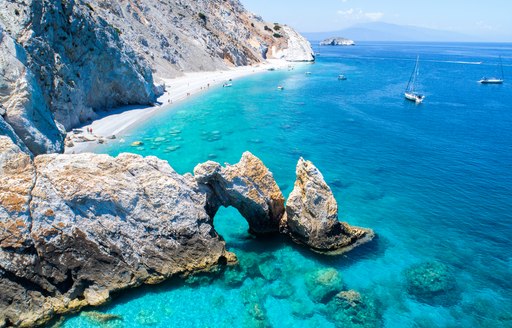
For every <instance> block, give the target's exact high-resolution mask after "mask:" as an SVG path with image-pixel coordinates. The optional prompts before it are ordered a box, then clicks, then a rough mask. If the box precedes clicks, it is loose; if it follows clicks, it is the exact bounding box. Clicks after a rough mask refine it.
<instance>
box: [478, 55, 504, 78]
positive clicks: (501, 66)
mask: <svg viewBox="0 0 512 328" xmlns="http://www.w3.org/2000/svg"><path fill="white" fill-rule="evenodd" d="M499 67H500V70H501V79H500V78H497V77H483V78H482V79H481V80H480V81H478V82H480V83H482V84H503V81H505V79H504V74H503V64H502V63H501V56H500V64H499Z"/></svg>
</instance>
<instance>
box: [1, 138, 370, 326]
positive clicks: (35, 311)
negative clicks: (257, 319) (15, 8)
mask: <svg viewBox="0 0 512 328" xmlns="http://www.w3.org/2000/svg"><path fill="white" fill-rule="evenodd" d="M302 165H303V164H300V166H301V167H302ZM194 173H195V175H194V176H192V175H190V174H188V175H185V176H181V175H179V174H178V173H176V172H175V171H174V170H173V169H172V168H171V167H170V166H169V164H168V163H167V162H165V161H161V160H159V159H157V158H155V157H146V158H142V157H140V156H137V155H131V154H122V155H120V156H118V157H116V158H113V157H110V156H106V155H94V154H79V155H56V154H54V155H41V156H37V157H36V158H35V159H34V160H32V159H31V158H30V156H29V155H27V154H26V153H25V152H23V151H21V149H20V148H19V147H18V146H17V145H15V144H14V143H13V142H12V141H11V139H10V138H8V137H5V136H0V289H1V290H2V293H0V327H3V326H33V325H39V324H43V323H45V322H47V321H48V320H49V319H51V318H52V317H54V316H56V315H59V314H63V313H68V312H74V311H78V310H79V309H81V308H82V307H84V306H87V305H92V306H95V305H99V304H102V303H104V302H106V301H107V300H108V299H109V298H110V297H111V295H112V293H114V292H118V291H121V290H124V289H127V288H132V287H136V286H139V285H142V284H155V283H158V282H161V281H163V280H165V279H167V278H169V277H172V276H176V275H187V274H189V273H191V272H194V271H197V270H209V269H211V268H213V267H215V266H218V265H225V264H230V263H231V264H233V263H236V256H235V255H234V254H231V253H229V252H227V251H226V248H225V243H224V241H223V240H222V238H221V237H220V236H219V235H218V234H217V232H216V231H215V229H214V226H213V220H214V215H215V213H216V211H217V209H218V208H219V206H233V207H235V208H237V209H238V210H239V212H240V213H241V214H242V215H243V216H244V217H245V219H246V220H247V222H248V223H249V227H250V231H251V232H253V233H255V234H268V233H278V232H279V227H280V226H282V225H283V224H285V222H290V220H295V221H298V222H301V224H302V228H301V229H288V230H287V231H286V233H287V234H289V235H290V236H291V237H292V238H293V240H296V241H299V242H301V243H303V244H306V245H308V246H312V247H313V248H314V249H315V250H316V251H319V250H328V251H333V250H335V249H336V247H339V250H340V251H346V250H348V249H349V246H350V245H358V244H360V243H362V242H366V241H369V240H370V239H371V237H373V232H372V231H371V230H369V229H360V228H353V229H352V228H350V226H348V224H344V227H346V229H344V230H343V231H340V230H339V229H338V226H337V225H336V224H332V225H330V226H329V225H327V224H325V225H323V226H322V228H321V229H318V228H317V227H318V222H324V221H326V220H331V219H332V218H333V217H337V207H336V206H335V202H334V204H333V203H332V202H333V200H331V199H329V202H330V203H331V204H332V207H331V208H330V210H329V213H326V212H325V211H324V209H323V208H324V202H319V203H316V202H315V200H316V198H313V199H308V197H315V195H314V194H313V193H312V192H306V193H305V194H304V195H303V196H302V198H301V199H302V203H303V205H302V207H301V208H302V212H300V211H297V210H288V209H287V210H286V213H288V214H291V213H293V217H292V218H287V215H286V214H285V208H284V197H283V195H282V193H281V191H280V190H279V187H277V184H276V182H275V180H274V178H273V176H272V173H271V172H270V171H269V170H268V169H267V168H266V167H265V165H264V164H263V163H262V162H261V161H260V160H259V159H258V158H256V157H255V156H253V155H252V154H250V153H245V154H244V155H243V156H242V159H241V161H240V162H239V163H238V164H235V165H227V166H226V167H221V166H220V165H219V164H218V163H214V162H207V163H205V164H201V165H199V166H198V167H197V168H196V169H195V170H194ZM298 179H300V180H301V181H303V180H304V178H303V177H302V176H298ZM298 184H299V182H297V184H296V185H298ZM305 188H306V189H308V188H309V187H307V186H306V187H305ZM292 202H293V203H296V202H295V201H292ZM306 213H307V214H306ZM326 215H328V217H325V216H326ZM308 221H312V222H310V223H308ZM288 226H291V224H288ZM331 226H332V228H331ZM312 235H314V240H315V241H317V243H316V244H311V245H309V244H308V243H307V242H304V240H309V239H308V238H309V236H312ZM310 239H311V238H310ZM340 240H343V241H344V242H343V243H341V244H340V243H339V241H340Z"/></svg>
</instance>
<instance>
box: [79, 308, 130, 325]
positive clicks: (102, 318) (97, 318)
mask: <svg viewBox="0 0 512 328" xmlns="http://www.w3.org/2000/svg"><path fill="white" fill-rule="evenodd" d="M81 316H83V317H86V318H87V319H89V320H91V321H93V322H95V323H98V324H100V325H101V324H105V323H107V322H111V321H123V320H124V319H123V317H122V316H120V315H118V314H110V313H102V312H97V311H86V312H83V313H82V314H81Z"/></svg>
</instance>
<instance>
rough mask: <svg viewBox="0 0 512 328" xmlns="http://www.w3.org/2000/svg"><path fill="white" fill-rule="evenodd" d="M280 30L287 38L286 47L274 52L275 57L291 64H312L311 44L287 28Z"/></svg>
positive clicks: (313, 58) (313, 57)
mask: <svg viewBox="0 0 512 328" xmlns="http://www.w3.org/2000/svg"><path fill="white" fill-rule="evenodd" d="M280 30H282V31H283V32H284V33H285V35H287V36H288V47H286V48H284V49H282V50H277V51H276V50H275V49H274V51H275V53H276V54H275V56H276V57H279V58H284V59H286V60H288V61H292V62H312V61H314V60H315V56H314V52H313V49H312V48H311V44H310V43H309V42H308V41H307V40H306V38H304V37H303V36H302V35H300V34H299V33H297V32H296V31H295V30H293V29H291V28H290V27H288V26H283V27H282V28H281V29H280Z"/></svg>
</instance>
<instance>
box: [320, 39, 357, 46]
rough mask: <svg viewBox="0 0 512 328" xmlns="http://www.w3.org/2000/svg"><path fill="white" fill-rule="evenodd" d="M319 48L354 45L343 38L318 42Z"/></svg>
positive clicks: (351, 41)
mask: <svg viewBox="0 0 512 328" xmlns="http://www.w3.org/2000/svg"><path fill="white" fill-rule="evenodd" d="M320 45H321V46H355V45H356V43H355V42H354V41H353V40H350V39H345V38H339V37H338V38H328V39H325V40H323V41H322V42H320Z"/></svg>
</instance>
